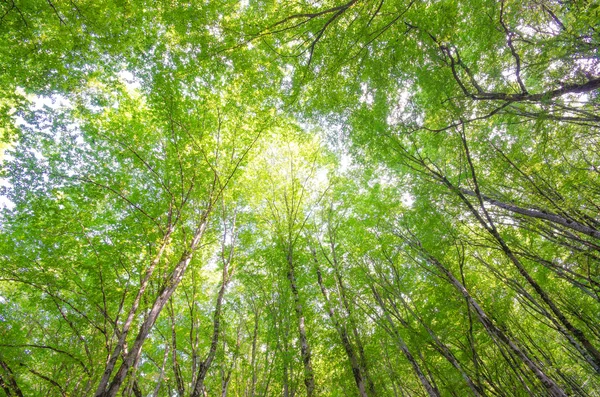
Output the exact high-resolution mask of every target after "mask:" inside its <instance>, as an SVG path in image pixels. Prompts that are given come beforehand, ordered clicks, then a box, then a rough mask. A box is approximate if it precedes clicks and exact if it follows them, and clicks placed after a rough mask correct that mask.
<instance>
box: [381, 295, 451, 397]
mask: <svg viewBox="0 0 600 397" xmlns="http://www.w3.org/2000/svg"><path fill="white" fill-rule="evenodd" d="M371 291H372V292H373V296H374V297H375V300H376V301H377V303H378V304H379V307H381V310H382V311H383V315H384V317H385V319H386V320H387V322H388V324H389V325H390V330H391V332H392V334H393V336H394V340H395V341H396V343H397V344H398V347H399V348H400V350H401V351H402V353H403V354H404V356H405V357H406V359H407V360H408V362H409V363H410V365H411V367H412V368H413V371H414V372H415V374H416V375H417V378H418V379H419V381H420V382H421V385H423V388H424V389H425V391H426V392H427V394H428V395H429V396H430V397H440V393H439V391H438V390H437V389H436V388H435V387H434V386H433V385H432V384H431V382H430V381H429V379H428V378H427V376H426V375H425V373H424V372H423V370H422V369H421V366H420V365H419V363H418V362H417V360H415V357H414V356H413V355H412V353H411V352H410V350H409V349H408V346H407V345H406V343H405V342H404V339H403V338H402V336H401V335H400V333H399V332H398V330H397V328H396V324H394V321H393V320H392V318H391V317H390V315H389V313H388V311H387V308H386V306H385V304H384V303H383V300H382V299H381V296H380V295H379V292H377V290H376V289H375V287H374V286H373V285H371Z"/></svg>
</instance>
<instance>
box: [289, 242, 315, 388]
mask: <svg viewBox="0 0 600 397" xmlns="http://www.w3.org/2000/svg"><path fill="white" fill-rule="evenodd" d="M287 262H288V274H287V276H288V280H290V287H291V289H292V295H293V297H294V310H295V312H296V317H297V319H298V334H299V337H300V353H301V355H302V362H303V363H304V384H305V385H306V395H307V397H312V396H314V395H315V375H314V372H313V368H312V362H311V351H310V345H309V343H308V338H307V336H306V327H305V324H304V311H303V309H302V303H300V296H299V293H298V287H297V285H296V274H295V268H294V259H293V254H292V247H291V246H290V248H289V250H288V254H287Z"/></svg>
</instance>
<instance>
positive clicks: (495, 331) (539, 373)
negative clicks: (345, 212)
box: [417, 243, 567, 397]
mask: <svg viewBox="0 0 600 397" xmlns="http://www.w3.org/2000/svg"><path fill="white" fill-rule="evenodd" d="M417 244H419V243H417ZM417 247H418V248H419V249H421V248H420V245H417ZM421 251H422V249H421ZM422 252H423V251H422ZM423 253H424V254H425V255H426V259H427V261H428V262H429V263H431V264H432V265H434V266H435V267H436V268H437V269H439V270H440V271H441V272H442V273H443V274H444V276H445V277H446V279H447V280H448V281H449V282H450V283H451V284H452V286H454V287H455V288H456V289H457V290H458V291H459V292H460V293H461V295H462V296H463V297H464V298H465V299H466V300H467V301H468V302H469V305H470V307H471V309H472V310H473V312H474V313H475V316H476V317H477V318H478V320H479V321H480V322H481V324H482V325H483V326H484V328H485V329H486V331H487V332H488V333H489V334H490V336H491V337H492V338H493V339H496V340H499V341H501V342H502V343H503V344H504V345H505V346H506V347H508V349H509V350H510V351H511V352H512V353H514V354H515V355H516V356H517V357H518V358H519V359H520V360H521V361H522V362H523V363H524V364H525V365H526V366H527V367H528V368H529V369H530V370H531V372H533V373H534V374H535V376H536V377H537V378H538V380H539V381H540V382H541V383H542V385H543V386H544V388H545V389H546V391H547V392H548V394H549V395H551V396H553V397H567V394H566V393H565V392H564V390H562V388H561V387H560V386H558V384H556V382H554V380H553V379H552V378H550V377H549V376H548V375H547V374H546V373H545V372H544V371H543V370H542V369H541V368H540V367H539V366H538V364H537V363H535V362H534V361H533V360H532V359H531V358H529V356H528V355H527V354H526V353H525V351H523V350H522V349H521V348H520V347H519V346H518V344H517V343H516V342H514V341H513V340H512V339H510V338H509V337H508V335H506V334H505V333H504V332H503V331H502V330H501V329H500V328H498V327H497V326H496V325H494V323H493V322H492V320H491V319H490V318H489V317H488V315H487V314H486V313H485V311H484V310H483V309H482V308H481V306H479V304H478V303H477V302H476V301H475V299H473V297H472V296H471V294H470V293H469V291H467V289H466V288H465V287H464V285H462V283H461V282H460V281H459V280H458V279H456V277H454V275H453V274H452V273H451V272H450V270H448V269H447V268H446V267H445V266H444V265H442V264H441V263H440V262H439V261H438V260H437V259H436V258H434V257H433V256H431V255H429V254H427V253H425V252H423Z"/></svg>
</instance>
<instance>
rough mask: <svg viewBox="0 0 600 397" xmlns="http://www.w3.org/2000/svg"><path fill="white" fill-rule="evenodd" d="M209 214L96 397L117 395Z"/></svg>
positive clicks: (193, 248) (200, 234) (187, 259)
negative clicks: (130, 346) (131, 344)
mask: <svg viewBox="0 0 600 397" xmlns="http://www.w3.org/2000/svg"><path fill="white" fill-rule="evenodd" d="M209 212H210V210H206V211H205V212H204V214H203V216H202V218H201V220H200V223H199V225H198V227H197V228H196V231H195V232H194V237H193V238H192V242H191V244H190V246H189V248H188V249H187V250H185V251H184V252H183V254H182V255H181V258H180V259H179V261H178V262H177V265H176V266H175V268H174V269H173V271H172V272H171V274H170V275H169V278H168V280H167V283H166V285H165V286H164V287H163V289H162V291H161V292H160V294H159V295H158V296H157V297H156V299H155V300H154V303H153V304H152V308H151V309H150V312H149V313H148V316H147V317H146V319H145V320H144V322H143V323H142V325H141V326H140V329H139V331H138V334H137V337H136V339H135V342H134V344H133V347H132V349H131V350H130V351H129V352H128V353H127V355H126V357H125V359H124V360H123V363H121V366H120V367H119V369H118V371H117V373H116V374H115V376H114V378H113V380H112V382H111V383H110V385H109V386H108V389H106V390H102V391H101V390H99V391H97V392H96V397H115V396H116V395H117V392H118V391H119V388H120V387H121V385H122V384H123V381H124V380H125V377H126V376H127V373H128V371H129V369H130V368H131V366H132V365H133V363H134V361H135V359H136V358H137V357H138V356H139V354H140V353H141V351H142V345H143V344H144V341H145V340H146V338H147V337H148V334H149V333H150V331H151V330H152V327H153V326H154V323H155V322H156V319H157V318H158V316H159V314H160V312H161V311H162V309H163V307H164V306H165V304H166V303H167V302H168V300H169V299H170V298H171V295H173V292H175V289H176V288H177V286H178V285H179V283H180V282H181V279H182V278H183V275H184V273H185V271H186V269H187V267H188V265H189V264H190V262H191V260H192V256H193V254H194V252H195V251H196V249H197V248H198V245H199V244H200V240H201V239H202V237H203V236H204V232H205V231H206V227H207V226H208V214H209Z"/></svg>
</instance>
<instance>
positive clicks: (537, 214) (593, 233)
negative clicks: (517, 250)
mask: <svg viewBox="0 0 600 397" xmlns="http://www.w3.org/2000/svg"><path fill="white" fill-rule="evenodd" d="M460 191H461V192H462V193H464V194H466V195H469V196H472V197H477V193H475V192H473V191H471V190H468V189H460ZM481 198H482V199H483V201H485V202H486V203H489V204H491V205H493V206H496V207H498V208H502V209H505V210H507V211H510V212H513V213H515V214H520V215H525V216H528V217H530V218H536V219H543V220H545V221H548V222H552V223H555V224H557V225H561V226H564V227H567V228H569V229H571V230H575V231H577V232H579V233H583V234H585V235H587V236H590V237H594V238H597V239H600V231H598V230H597V229H595V228H593V227H590V226H587V225H584V224H583V223H580V222H577V221H575V220H573V219H570V218H566V217H564V216H561V215H558V214H554V213H552V212H550V211H546V210H540V209H534V208H523V207H519V206H517V205H515V204H512V203H506V202H503V201H500V200H496V199H493V198H491V197H488V196H485V195H483V194H482V195H481Z"/></svg>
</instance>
